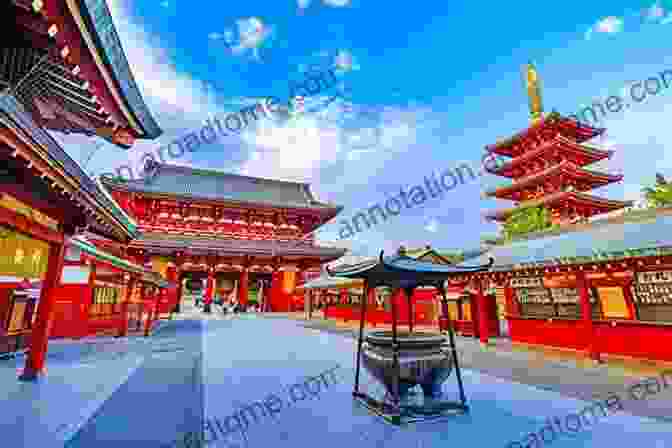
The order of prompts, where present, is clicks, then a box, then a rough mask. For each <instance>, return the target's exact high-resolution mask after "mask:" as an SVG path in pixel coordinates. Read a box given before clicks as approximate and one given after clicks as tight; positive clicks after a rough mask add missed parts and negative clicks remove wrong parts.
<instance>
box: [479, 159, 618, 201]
mask: <svg viewBox="0 0 672 448" xmlns="http://www.w3.org/2000/svg"><path fill="white" fill-rule="evenodd" d="M559 174H562V175H565V176H569V177H573V178H575V179H581V180H588V179H589V180H590V184H591V187H590V188H589V189H594V188H599V187H602V186H604V185H608V184H610V183H613V182H620V181H621V180H622V179H623V175H622V174H616V175H614V174H603V173H598V172H596V171H591V170H587V169H584V168H579V167H578V166H576V165H575V164H573V163H571V162H568V161H564V162H562V163H559V164H557V165H553V166H551V167H549V168H546V169H545V170H543V171H541V172H539V173H535V174H531V175H530V176H528V177H524V178H522V179H520V180H518V181H517V182H515V183H512V184H510V185H506V186H503V187H498V188H496V189H494V190H490V191H486V192H485V196H486V197H493V196H494V197H496V198H499V199H510V198H511V194H512V193H515V192H518V191H524V190H525V189H528V188H531V187H535V186H537V185H539V183H541V182H542V181H543V180H544V179H546V178H548V177H549V176H555V175H559ZM514 200H515V199H514Z"/></svg>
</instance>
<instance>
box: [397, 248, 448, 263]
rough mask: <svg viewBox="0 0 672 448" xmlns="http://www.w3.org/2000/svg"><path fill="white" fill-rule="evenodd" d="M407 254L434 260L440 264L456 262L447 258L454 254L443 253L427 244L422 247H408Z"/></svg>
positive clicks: (424, 259) (425, 259)
mask: <svg viewBox="0 0 672 448" xmlns="http://www.w3.org/2000/svg"><path fill="white" fill-rule="evenodd" d="M406 255H408V256H409V257H411V258H415V259H416V260H421V261H428V260H433V262H434V263H438V264H454V263H453V262H452V261H451V260H449V259H448V258H447V257H448V256H452V255H454V254H450V255H448V254H446V255H442V254H441V253H439V252H438V251H437V250H435V249H433V248H432V247H431V246H425V247H424V248H422V249H407V250H406Z"/></svg>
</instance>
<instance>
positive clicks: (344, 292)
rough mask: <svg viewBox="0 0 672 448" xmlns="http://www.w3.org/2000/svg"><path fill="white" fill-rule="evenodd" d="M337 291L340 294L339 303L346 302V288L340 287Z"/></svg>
mask: <svg viewBox="0 0 672 448" xmlns="http://www.w3.org/2000/svg"><path fill="white" fill-rule="evenodd" d="M339 292H340V294H341V303H342V304H346V303H348V290H347V289H346V288H341V290H340V291H339Z"/></svg>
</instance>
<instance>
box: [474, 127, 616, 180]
mask: <svg viewBox="0 0 672 448" xmlns="http://www.w3.org/2000/svg"><path fill="white" fill-rule="evenodd" d="M613 153H614V152H613V151H607V150H603V149H600V148H597V147H595V146H592V145H588V144H585V143H584V144H579V143H576V142H573V141H572V140H570V139H568V138H566V137H563V136H562V135H560V134H558V135H556V136H555V138H553V139H551V140H548V141H546V142H544V143H542V144H541V145H539V147H538V148H536V149H534V150H532V151H528V152H526V153H524V154H522V155H520V156H518V157H515V158H513V159H512V160H510V161H508V162H507V163H504V164H502V165H499V166H497V167H496V168H495V169H491V168H489V167H487V166H486V171H488V172H489V173H492V174H495V175H498V176H505V177H516V176H514V174H513V173H514V169H515V167H517V166H520V165H522V164H524V163H525V162H530V161H534V160H548V158H549V156H553V155H555V154H562V157H563V158H564V159H566V160H568V161H570V162H572V163H573V164H575V165H577V166H585V165H589V164H591V163H595V162H597V161H600V160H603V159H608V158H610V157H611V156H612V155H613Z"/></svg>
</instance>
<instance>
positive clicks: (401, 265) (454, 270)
mask: <svg viewBox="0 0 672 448" xmlns="http://www.w3.org/2000/svg"><path fill="white" fill-rule="evenodd" d="M491 265H492V262H488V263H485V264H483V265H480V266H466V265H462V264H461V265H459V266H455V265H444V264H437V263H428V262H425V261H418V260H416V259H414V258H411V257H409V256H407V255H406V253H405V249H403V248H400V250H399V251H398V252H397V254H396V255H393V256H388V257H386V256H385V255H384V253H383V252H381V253H380V257H379V258H378V259H373V260H369V261H364V262H362V263H358V264H356V265H349V266H339V267H337V268H335V269H327V273H328V274H329V275H330V276H332V277H345V278H351V279H354V278H361V279H365V280H367V282H368V286H369V287H376V286H379V285H388V286H390V285H395V286H399V287H404V288H415V287H417V286H420V285H423V286H431V285H433V286H436V287H439V288H443V283H444V281H445V280H447V279H448V278H450V277H453V276H458V275H463V274H465V273H472V272H480V271H486V270H488V269H489V267H490V266H491Z"/></svg>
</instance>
